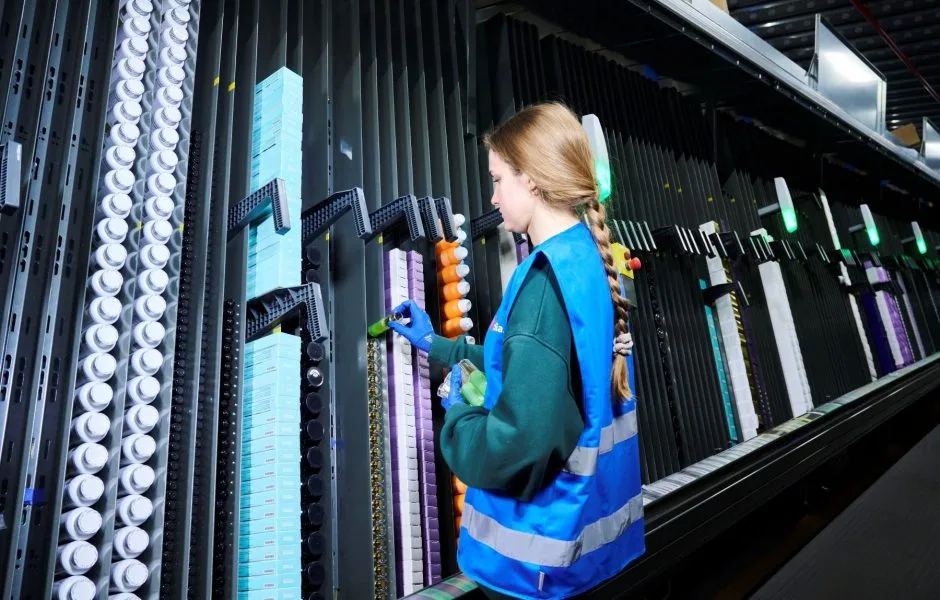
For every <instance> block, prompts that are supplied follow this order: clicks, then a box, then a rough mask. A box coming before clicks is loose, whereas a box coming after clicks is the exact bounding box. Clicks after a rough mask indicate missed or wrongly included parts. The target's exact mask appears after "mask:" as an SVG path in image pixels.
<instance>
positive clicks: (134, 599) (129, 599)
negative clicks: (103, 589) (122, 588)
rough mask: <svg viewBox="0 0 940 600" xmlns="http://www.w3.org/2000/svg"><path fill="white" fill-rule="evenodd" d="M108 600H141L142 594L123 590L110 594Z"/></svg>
mask: <svg viewBox="0 0 940 600" xmlns="http://www.w3.org/2000/svg"><path fill="white" fill-rule="evenodd" d="M108 600H140V596H137V595H136V594H131V593H129V592H121V593H120V594H111V595H110V596H108Z"/></svg>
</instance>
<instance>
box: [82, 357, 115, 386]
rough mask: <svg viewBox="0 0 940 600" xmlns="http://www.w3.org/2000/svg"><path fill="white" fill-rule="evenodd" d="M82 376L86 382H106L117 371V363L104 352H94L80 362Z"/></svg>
mask: <svg viewBox="0 0 940 600" xmlns="http://www.w3.org/2000/svg"><path fill="white" fill-rule="evenodd" d="M80 364H81V368H82V374H83V375H84V376H85V378H86V380H87V381H107V380H109V379H111V376H112V375H114V371H115V370H117V361H115V360H114V357H113V356H111V355H110V354H107V353H105V352H94V353H92V354H89V355H88V356H86V357H85V358H83V359H82V361H81V363H80Z"/></svg>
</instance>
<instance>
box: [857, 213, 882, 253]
mask: <svg viewBox="0 0 940 600" xmlns="http://www.w3.org/2000/svg"><path fill="white" fill-rule="evenodd" d="M859 208H861V209H862V220H863V221H864V222H865V231H866V232H867V233H868V241H869V242H871V245H872V246H877V245H878V244H880V243H881V236H879V235H878V226H877V225H875V217H874V216H873V215H872V214H871V209H870V208H868V205H867V204H862V205H861V206H860V207H859Z"/></svg>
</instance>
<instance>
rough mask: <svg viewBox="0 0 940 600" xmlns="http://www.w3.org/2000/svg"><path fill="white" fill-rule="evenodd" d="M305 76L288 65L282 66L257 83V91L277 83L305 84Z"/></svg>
mask: <svg viewBox="0 0 940 600" xmlns="http://www.w3.org/2000/svg"><path fill="white" fill-rule="evenodd" d="M303 82H304V78H303V77H301V76H300V74H298V73H296V72H294V71H291V70H290V69H289V68H287V67H281V68H280V69H278V70H277V71H275V72H273V73H271V74H270V75H268V76H267V77H265V78H264V79H262V80H261V81H259V82H257V83H256V84H255V92H260V91H262V90H264V89H266V88H268V87H271V86H277V85H303Z"/></svg>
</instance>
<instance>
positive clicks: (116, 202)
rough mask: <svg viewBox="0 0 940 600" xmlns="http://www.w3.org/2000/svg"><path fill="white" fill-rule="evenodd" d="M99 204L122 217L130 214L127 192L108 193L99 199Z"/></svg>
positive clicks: (130, 205)
mask: <svg viewBox="0 0 940 600" xmlns="http://www.w3.org/2000/svg"><path fill="white" fill-rule="evenodd" d="M116 147H117V148H123V149H125V150H128V151H130V152H133V150H131V149H130V148H127V147H125V146H116ZM101 204H102V205H103V206H105V207H106V208H108V209H110V210H111V212H112V213H114V214H116V215H123V216H124V217H126V216H127V215H129V214H131V207H132V206H133V204H132V203H131V197H130V196H128V195H127V194H108V195H107V196H105V197H104V199H103V200H102V201H101Z"/></svg>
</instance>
